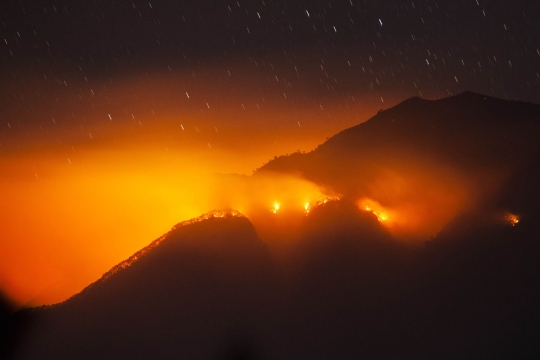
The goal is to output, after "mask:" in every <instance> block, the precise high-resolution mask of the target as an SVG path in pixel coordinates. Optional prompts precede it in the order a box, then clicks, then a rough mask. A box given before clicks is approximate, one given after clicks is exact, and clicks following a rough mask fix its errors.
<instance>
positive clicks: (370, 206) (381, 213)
mask: <svg viewBox="0 0 540 360" xmlns="http://www.w3.org/2000/svg"><path fill="white" fill-rule="evenodd" d="M359 207H360V209H362V210H365V211H367V212H370V213H372V214H373V215H375V216H376V217H377V220H379V222H385V225H386V224H387V221H389V214H390V213H391V211H390V210H388V209H387V208H385V207H383V206H381V204H380V203H379V202H377V201H374V200H371V199H368V198H363V199H361V200H360V201H359Z"/></svg>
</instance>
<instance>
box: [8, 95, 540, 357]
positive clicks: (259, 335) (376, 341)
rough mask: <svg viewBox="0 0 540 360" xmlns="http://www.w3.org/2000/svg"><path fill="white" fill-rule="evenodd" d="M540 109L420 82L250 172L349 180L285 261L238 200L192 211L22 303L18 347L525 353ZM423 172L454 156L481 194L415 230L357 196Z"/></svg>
mask: <svg viewBox="0 0 540 360" xmlns="http://www.w3.org/2000/svg"><path fill="white" fill-rule="evenodd" d="M539 119H540V107H539V106H537V105H531V104H525V103H519V102H507V101H502V100H498V99H493V98H489V97H485V96H482V95H477V94H473V93H464V94H461V95H459V96H456V97H452V98H448V99H442V100H437V101H426V100H421V99H418V98H414V99H410V100H407V101H405V102H403V103H402V104H400V105H398V106H396V107H395V108H392V109H389V110H387V111H384V112H381V113H379V114H378V115H376V116H375V117H374V118H372V119H371V120H369V121H368V122H366V123H364V124H361V125H359V126H357V127H354V128H351V129H349V130H346V131H344V132H342V133H340V134H338V135H336V136H335V137H333V138H331V139H330V140H329V141H328V142H326V143H325V144H323V145H321V146H320V147H319V148H318V149H316V150H315V151H313V152H311V153H308V154H293V155H291V156H287V157H280V158H278V159H276V160H275V161H272V162H270V163H268V164H267V165H265V166H264V167H263V168H262V169H259V170H258V172H257V173H264V172H268V171H274V172H290V173H301V174H302V175H303V176H305V177H306V178H308V179H311V180H313V181H315V182H317V183H318V184H323V185H325V186H328V187H330V188H333V189H335V190H336V191H339V192H341V193H343V194H345V196H344V197H343V198H342V199H340V200H337V199H334V200H330V201H327V202H323V203H321V204H318V205H317V206H314V207H313V208H312V209H311V210H310V212H309V213H308V214H307V215H306V216H305V217H304V218H303V219H302V221H301V224H300V225H299V226H298V229H295V231H297V232H298V234H299V235H298V237H299V239H297V242H296V243H295V244H292V245H291V246H290V249H289V251H290V253H289V255H288V258H287V260H286V261H285V262H284V263H283V264H281V263H280V265H276V263H275V262H274V261H273V259H272V253H271V251H270V250H269V248H267V245H266V244H265V243H263V242H262V241H261V240H260V239H259V237H258V235H257V233H256V231H255V229H254V227H253V226H252V225H251V223H250V221H249V220H248V219H247V218H245V217H244V216H242V215H240V214H239V213H237V212H234V211H226V212H220V211H217V212H212V213H209V214H206V215H203V216H202V217H200V218H197V219H194V220H192V221H188V222H184V223H181V224H179V225H177V226H176V227H175V228H173V230H171V232H169V233H168V234H166V235H164V236H163V237H161V238H159V239H157V240H156V241H154V242H153V243H151V244H150V245H149V246H148V247H146V248H144V249H142V250H141V251H139V252H138V253H136V254H134V255H133V256H132V257H131V258H129V259H127V260H126V261H124V262H122V263H120V264H119V265H117V266H116V267H114V268H113V269H111V271H109V272H108V273H106V274H105V275H104V276H103V277H102V278H101V279H100V280H98V281H97V282H95V283H94V284H92V285H90V286H89V287H87V288H86V289H85V290H83V291H82V292H81V293H80V294H77V295H76V296H74V297H72V298H71V299H69V300H67V301H66V302H64V303H62V304H58V305H54V306H49V307H42V308H37V309H27V310H24V311H22V312H20V313H19V314H17V317H16V318H17V319H19V321H23V320H24V321H26V323H27V324H28V323H31V324H33V326H32V332H31V334H30V335H29V336H27V337H25V338H23V339H22V340H21V341H22V343H21V344H20V346H18V350H17V352H16V353H15V355H14V358H17V359H124V358H126V359H155V358H156V359H179V358H180V359H362V358H367V359H388V358H400V359H403V358H404V359H423V358H428V359H433V358H436V359H457V358H459V359H462V358H470V359H493V358H507V359H514V358H519V359H536V358H538V356H539V355H540V342H539V341H538V339H539V338H540V310H539V309H540V308H539V307H538V304H539V303H540V265H539V262H538V259H539V258H540V242H539V241H538V239H539V234H540V223H539V222H538V215H540V214H539V213H540V211H539V205H540V197H539V196H540V193H539V190H538V184H539V181H540V166H538V165H539V164H540V161H539V159H540V158H539V157H538V154H539V148H540V143H539V142H538V141H537V140H538V137H539V136H540V131H539V127H538V126H539V125H538V121H539ZM448 168H450V169H452V170H451V171H448V170H447V169H448ZM427 170H429V171H431V172H432V173H435V175H426V176H428V180H429V181H425V182H424V183H423V185H425V184H428V185H429V184H431V183H430V181H433V182H434V183H435V185H432V186H436V182H437V181H441V182H444V181H446V179H445V177H446V176H447V175H448V174H453V172H456V173H459V176H456V177H453V178H451V179H450V180H451V181H456V182H459V184H460V185H462V184H465V185H470V183H469V182H468V181H469V180H468V179H469V177H475V176H476V177H477V178H476V179H475V181H478V179H479V180H480V181H479V184H480V185H481V186H479V187H474V186H472V185H471V188H473V189H478V191H479V192H483V195H484V196H483V197H482V198H481V199H480V200H481V201H479V203H478V204H476V205H475V206H469V207H467V208H463V209H461V210H460V211H457V212H456V214H455V216H454V217H453V219H452V220H451V221H448V222H447V223H446V224H445V226H444V228H443V229H442V230H441V231H440V232H438V233H437V234H435V235H434V236H433V237H432V238H431V239H430V240H429V241H427V242H425V243H424V244H419V243H416V244H413V245H411V244H404V243H403V242H399V241H396V240H395V238H394V236H393V235H392V233H390V232H389V231H388V230H387V229H386V228H385V227H384V226H383V225H382V224H381V222H380V221H379V219H378V217H377V216H376V215H375V214H374V213H371V212H369V211H363V210H361V209H360V208H359V207H358V204H357V203H356V202H355V201H354V200H355V196H361V195H364V194H368V195H371V193H370V191H372V188H373V187H374V185H373V181H376V180H377V179H378V178H379V177H381V176H382V177H384V176H387V175H386V174H387V173H388V172H390V173H392V174H401V172H403V174H406V171H410V172H417V173H419V174H421V175H422V176H424V171H427ZM439 171H440V172H442V175H437V173H438V172H439ZM255 176H258V175H257V174H255ZM490 177H494V178H496V179H497V181H492V180H491V179H490ZM463 179H465V180H463ZM471 183H472V184H474V185H478V182H474V181H472V182H471ZM385 184H386V183H385ZM430 186H431V185H430ZM450 189H453V188H452V187H450ZM377 191H379V192H380V191H381V190H380V188H379V189H377ZM498 210H501V211H502V210H504V211H508V212H511V213H517V214H519V215H520V218H519V220H520V221H519V223H517V222H512V221H510V220H508V218H505V217H504V216H502V215H501V216H499V215H500V214H499V213H498V212H497V211H498ZM276 219H278V218H276ZM276 219H275V220H276ZM276 221H277V220H276ZM9 317H10V318H12V317H11V315H9Z"/></svg>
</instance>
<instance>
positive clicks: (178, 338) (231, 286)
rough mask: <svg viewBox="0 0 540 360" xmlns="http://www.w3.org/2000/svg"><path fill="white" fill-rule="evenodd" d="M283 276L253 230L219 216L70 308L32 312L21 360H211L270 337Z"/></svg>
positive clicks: (237, 218)
mask: <svg viewBox="0 0 540 360" xmlns="http://www.w3.org/2000/svg"><path fill="white" fill-rule="evenodd" d="M274 275H275V271H274V270H273V265H272V261H271V258H270V254H269V253H268V250H267V249H266V246H265V245H264V244H263V243H262V242H261V241H260V240H259V239H258V237H257V234H256V232H255V230H254V228H253V226H252V225H251V224H250V222H249V221H248V220H247V219H246V218H245V217H244V216H242V215H240V214H238V213H236V212H220V211H218V212H212V213H209V214H206V215H203V216H202V217H200V218H197V219H194V220H191V221H188V222H184V223H181V224H179V225H177V226H176V227H175V228H173V230H171V231H170V232H169V233H168V234H166V235H164V236H163V237H161V238H159V239H157V240H155V241H154V242H153V243H152V244H150V245H149V246H148V247H146V248H145V249H143V250H141V251H139V252H138V253H136V254H134V255H133V256H132V257H131V258H129V259H128V260H126V261H124V262H122V263H120V264H119V265H117V266H116V267H114V268H113V269H112V270H111V271H109V272H108V273H106V274H105V275H104V276H103V277H102V278H101V279H100V280H98V281H97V282H95V283H94V284H92V285H90V286H89V287H87V288H86V289H85V290H83V291H82V292H81V293H79V294H77V295H75V296H74V297H72V298H71V299H69V300H67V301H66V302H64V303H61V304H57V305H54V306H50V307H43V308H38V309H32V310H29V311H28V312H30V313H32V316H34V317H35V319H36V320H35V322H36V326H35V327H34V329H33V333H32V334H31V336H30V337H29V338H28V339H27V342H26V343H25V344H23V345H22V346H21V347H20V353H19V354H18V356H19V357H20V358H22V359H74V358H77V359H120V358H129V359H147V358H155V356H157V357H158V358H184V359H185V358H211V357H212V356H216V355H217V354H220V352H223V353H226V351H227V350H228V347H229V346H230V344H234V343H235V342H236V341H244V340H245V339H246V342H247V343H249V341H251V340H252V339H251V338H252V337H253V338H256V337H257V336H261V333H264V331H265V326H267V324H268V323H270V321H268V315H267V311H266V307H267V306H266V303H267V301H268V299H270V297H271V296H272V293H273V292H274V290H273V287H274V286H275V280H274V279H273V276H274ZM263 319H265V320H263Z"/></svg>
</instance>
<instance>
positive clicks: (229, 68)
mask: <svg viewBox="0 0 540 360" xmlns="http://www.w3.org/2000/svg"><path fill="white" fill-rule="evenodd" d="M539 18H540V3H539V2H537V1H530V0H529V1H525V0H517V1H501V0H497V1H489V2H488V1H481V0H456V1H434V0H415V1H408V2H403V1H389V0H382V1H367V0H337V1H321V0H310V1H272V0H265V1H221V0H219V1H210V0H200V1H189V2H188V1H165V0H157V1H150V2H149V1H134V2H132V1H105V0H80V1H76V2H73V1H64V0H59V1H52V0H47V1H45V0H36V1H13V0H7V1H3V2H2V5H0V29H1V36H0V42H1V43H0V95H1V96H0V185H1V186H2V188H1V189H0V198H2V202H3V203H4V205H2V208H3V209H2V210H1V211H0V215H1V216H2V217H3V219H5V220H6V221H2V224H1V225H0V231H1V233H2V234H3V235H1V238H0V254H1V255H0V287H1V288H7V289H8V293H9V294H10V295H11V296H12V297H13V298H15V299H17V300H18V301H20V302H23V303H25V302H28V301H33V303H37V304H39V303H48V302H53V301H57V300H61V299H64V298H65V297H67V296H68V295H70V294H72V293H73V292H74V291H75V290H80V289H81V288H82V287H84V286H85V285H86V284H88V283H89V282H90V281H92V280H94V279H96V278H97V277H99V275H100V274H102V273H103V272H105V271H106V270H107V269H108V268H110V267H111V266H112V265H114V264H116V263H118V262H119V261H120V260H122V259H125V258H126V257H128V256H129V255H130V254H132V253H133V252H134V251H136V250H138V249H139V248H141V247H142V246H144V245H145V244H147V243H148V242H149V241H151V240H152V239H154V238H156V237H157V236H159V235H161V234H162V233H164V232H165V231H166V230H167V229H169V228H170V227H171V226H172V225H173V224H174V223H176V222H178V221H180V220H184V219H187V218H190V217H194V216H197V215H199V214H201V213H203V212H206V211H208V210H210V209H208V208H207V207H208V206H210V205H209V204H210V203H211V201H206V200H204V201H202V200H200V199H199V198H197V199H196V200H194V198H192V197H190V196H192V194H191V192H192V190H191V189H190V184H193V182H197V185H200V183H199V182H198V180H194V179H198V178H197V176H198V175H194V173H197V174H200V173H205V174H206V173H214V172H221V173H242V174H244V173H245V174H250V173H251V172H252V171H253V170H254V169H255V168H257V167H260V166H261V165H262V164H263V163H264V162H266V161H268V160H269V159H270V158H272V157H274V156H276V155H282V154H286V153H291V152H294V151H296V150H301V151H309V150H312V149H313V148H315V147H316V146H317V145H318V144H320V143H322V142H323V141H324V140H325V139H326V138H327V137H330V136H332V135H334V134H336V133H337V132H339V131H341V130H343V129H346V128H348V127H350V126H353V125H356V124H358V123H360V122H362V121H365V120H367V119H368V118H370V117H371V116H373V115H374V114H375V113H376V112H377V111H378V110H379V109H386V108H388V107H391V106H393V105H395V104H397V103H399V102H401V101H403V100H405V99H407V98H409V97H412V96H420V97H423V98H427V99H437V98H441V97H446V96H449V95H456V94H458V93H460V92H463V91H467V90H470V91H475V92H480V93H484V94H487V95H491V96H495V97H500V98H504V99H511V100H517V99H520V100H523V101H531V102H535V103H538V102H540V44H539V42H538V41H539V39H540V24H539V23H538V19H539ZM179 179H181V180H179ZM201 186H202V185H201ZM179 204H180V205H179ZM194 204H196V205H194ZM6 205H7V206H6ZM119 213H121V214H122V215H118V214H119ZM149 214H152V216H153V218H152V219H150V220H149ZM143 219H144V221H143ZM134 223H135V224H137V226H133V224H134ZM128 228H129V229H130V232H129V233H126V229H128ZM128 237H129V240H126V239H127V238H128ZM97 239H103V240H97ZM112 239H116V240H117V242H115V241H113V240H112ZM118 239H120V240H118ZM85 244H86V245H85ZM89 244H91V245H89ZM126 244H128V245H126ZM59 249H61V250H59ZM89 264H92V265H89ZM51 289H52V290H51ZM44 294H45V295H44Z"/></svg>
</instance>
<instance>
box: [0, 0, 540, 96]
mask: <svg viewBox="0 0 540 360" xmlns="http://www.w3.org/2000/svg"><path fill="white" fill-rule="evenodd" d="M2 3H3V5H1V13H0V14H1V15H0V16H1V18H0V20H1V29H2V30H1V31H2V44H1V48H0V54H1V55H0V56H1V58H0V59H1V60H0V61H1V69H2V77H3V78H4V79H9V80H11V81H17V80H18V79H20V76H22V75H23V74H24V75H27V76H30V77H36V78H39V79H41V78H43V76H44V74H45V75H46V76H49V77H55V76H56V77H58V76H61V75H62V76H68V75H69V76H70V77H81V78H82V77H86V79H88V80H93V79H97V78H104V77H105V78H108V77H122V76H130V75H133V74H138V73H144V72H147V71H154V72H160V71H167V70H168V69H169V67H170V68H171V69H173V70H189V69H190V68H192V67H195V66H201V65H203V66H210V65H216V64H218V65H219V64H223V63H231V62H232V63H240V64H246V63H249V62H254V61H256V62H260V63H266V62H268V63H276V64H275V65H274V71H275V74H276V75H277V76H279V75H280V74H282V73H284V72H287V71H291V70H293V71H297V72H298V73H300V74H301V75H302V74H310V75H311V76H313V77H316V78H319V79H320V80H321V82H320V89H317V90H318V91H320V92H323V93H324V92H326V91H328V92H337V93H343V92H355V91H356V90H358V89H368V90H369V91H373V92H380V93H381V94H384V92H387V91H391V89H400V90H401V91H402V92H403V93H405V92H409V91H413V92H419V93H422V94H423V95H425V96H430V94H432V93H434V92H436V93H437V94H439V93H447V92H450V93H455V92H460V91H463V90H465V89H469V90H476V91H481V92H484V93H492V94H494V95H496V96H500V97H508V98H521V99H526V100H531V101H538V96H539V95H538V94H539V93H540V92H539V91H538V87H539V82H540V77H539V75H538V72H539V69H540V49H539V45H538V39H539V38H540V28H539V26H540V25H539V24H538V21H537V19H538V17H539V16H540V4H539V3H538V2H536V1H525V0H518V1H511V2H510V1H500V0H499V1H481V0H457V1H429V0H415V1H408V2H405V1H388V0H383V1H367V0H337V1H320V0H310V1H272V0H266V1H245V0H244V1H210V0H200V1H164V0H163V1H161V0H158V1H133V2H132V1H104V0H81V1H77V2H73V1H51V0H49V1H43V0H38V1H3V2H2ZM327 76H328V77H327ZM334 78H335V80H336V81H334ZM328 83H332V86H331V88H330V89H326V85H327V84H328ZM4 86H5V85H4ZM324 89H326V90H324Z"/></svg>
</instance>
